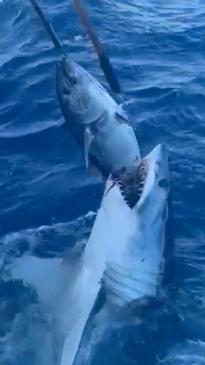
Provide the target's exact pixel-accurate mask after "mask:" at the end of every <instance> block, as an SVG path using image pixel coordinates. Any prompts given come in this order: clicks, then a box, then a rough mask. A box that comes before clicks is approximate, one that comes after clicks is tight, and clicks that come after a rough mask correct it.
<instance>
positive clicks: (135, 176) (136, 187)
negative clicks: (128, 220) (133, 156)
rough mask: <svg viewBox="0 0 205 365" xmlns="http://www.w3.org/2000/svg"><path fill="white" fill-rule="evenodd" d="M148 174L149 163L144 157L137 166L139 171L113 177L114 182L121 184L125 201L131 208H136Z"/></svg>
mask: <svg viewBox="0 0 205 365" xmlns="http://www.w3.org/2000/svg"><path fill="white" fill-rule="evenodd" d="M147 176H148V163H147V161H146V160H145V159H143V160H141V162H140V164H139V166H138V167H137V172H136V170H135V171H133V170H132V171H131V172H125V173H123V174H121V175H120V176H118V177H114V178H113V180H114V182H115V183H116V184H117V185H118V186H119V189H120V191H121V194H122V196H123V198H124V200H125V202H126V203H127V205H128V206H129V207H130V208H131V209H132V208H134V206H135V205H136V204H137V203H138V202H139V200H140V198H141V196H142V193H143V188H144V184H145V181H146V178H147Z"/></svg>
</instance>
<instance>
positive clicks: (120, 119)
mask: <svg viewBox="0 0 205 365" xmlns="http://www.w3.org/2000/svg"><path fill="white" fill-rule="evenodd" d="M115 117H116V120H117V121H118V122H119V123H120V124H129V121H128V119H127V118H125V117H124V115H122V114H120V113H118V112H115Z"/></svg>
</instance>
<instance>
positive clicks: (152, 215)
mask: <svg viewBox="0 0 205 365" xmlns="http://www.w3.org/2000/svg"><path fill="white" fill-rule="evenodd" d="M143 161H144V162H146V164H147V169H148V173H147V176H146V179H145V182H144V186H143V190H142V193H141V196H140V199H139V201H138V203H137V204H136V205H135V206H134V207H133V208H132V209H130V208H129V206H128V205H127V204H126V202H125V201H124V199H123V197H122V194H121V192H120V189H119V187H118V185H115V186H114V187H113V188H112V189H110V186H111V185H112V181H111V180H108V182H107V186H106V190H105V195H104V198H103V200H102V203H101V207H100V210H99V211H98V214H97V217H96V220H95V223H94V226H93V229H92V232H91V236H90V238H89V240H88V242H87V245H86V247H85V252H84V255H83V258H82V262H81V268H80V269H79V273H78V274H77V275H76V279H75V280H74V281H73V283H72V288H71V289H70V292H69V293H68V298H69V309H68V311H67V317H64V321H65V323H67V328H68V332H67V336H66V340H65V345H64V350H63V354H62V360H61V365H77V364H79V363H81V361H80V359H81V360H82V357H83V361H82V364H89V363H90V352H92V351H89V350H88V351H87V350H86V351H85V348H86V349H87V346H88V348H89V346H91V345H89V344H92V339H93V336H94V337H95V331H94V335H92V331H91V330H90V329H89V328H90V325H89V324H90V322H91V321H92V320H93V318H95V314H96V312H98V315H97V316H99V318H101V319H102V318H103V319H102V321H104V320H105V321H106V317H107V318H108V320H110V318H112V316H113V315H114V316H115V315H116V313H119V318H123V316H124V317H125V316H127V315H128V314H129V316H131V317H132V318H133V319H135V320H136V318H138V320H139V321H142V324H143V318H144V313H147V312H148V311H149V309H150V308H151V309H152V308H154V307H155V306H158V305H159V303H160V302H161V301H162V298H163V295H162V293H163V285H164V280H163V279H164V273H165V269H166V257H165V252H166V242H165V229H166V223H167V218H168V196H169V169H168V157H167V151H166V148H165V146H163V145H159V146H157V147H156V148H155V149H154V150H153V151H152V152H151V153H150V154H148V155H147V156H146V157H145V158H144V159H143ZM96 307H98V308H97V309H96ZM105 313H106V315H105ZM87 340H88V342H87ZM85 343H86V345H85ZM91 347H92V346H91ZM82 352H83V356H82ZM85 352H86V353H87V355H85ZM79 361H80V362H79Z"/></svg>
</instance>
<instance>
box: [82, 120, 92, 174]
mask: <svg viewBox="0 0 205 365" xmlns="http://www.w3.org/2000/svg"><path fill="white" fill-rule="evenodd" d="M93 139H94V136H93V134H92V133H91V131H90V129H89V128H88V127H86V128H85V132H84V153H85V166H86V169H88V167H89V152H90V148H91V145H92V142H93Z"/></svg>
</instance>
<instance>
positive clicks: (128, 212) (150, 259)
mask: <svg viewBox="0 0 205 365" xmlns="http://www.w3.org/2000/svg"><path fill="white" fill-rule="evenodd" d="M142 163H143V165H144V166H146V173H144V175H143V178H141V180H139V186H140V188H139V189H138V194H139V196H138V201H137V203H136V204H135V205H134V207H132V208H130V206H129V205H128V204H127V202H126V201H125V200H126V199H125V196H124V195H123V193H122V192H121V189H120V188H119V186H115V187H114V188H113V189H112V190H114V191H113V192H112V193H111V191H110V192H108V194H107V195H106V196H105V199H104V201H103V209H104V210H105V211H106V216H107V221H108V222H109V230H110V242H112V245H111V243H110V250H108V259H107V263H108V264H107V269H106V272H105V279H104V282H105V288H108V290H107V292H108V293H109V296H110V298H111V302H112V301H116V303H122V304H126V303H132V302H137V301H139V300H140V301H141V300H142V298H144V297H146V298H156V296H158V294H159V292H160V289H161V286H162V278H163V273H164V265H165V263H166V257H165V251H166V250H165V249H166V241H165V228H166V223H167V218H168V196H169V168H168V155H167V150H166V147H165V146H164V145H158V146H157V147H155V148H154V149H153V150H152V151H151V152H150V153H149V154H148V155H147V156H145V158H144V159H143V160H142ZM141 176H142V175H141ZM108 189H109V185H108ZM109 194H110V197H109ZM110 207H111V208H110ZM114 227H116V229H115V228H114ZM113 242H114V243H115V244H113Z"/></svg>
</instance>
